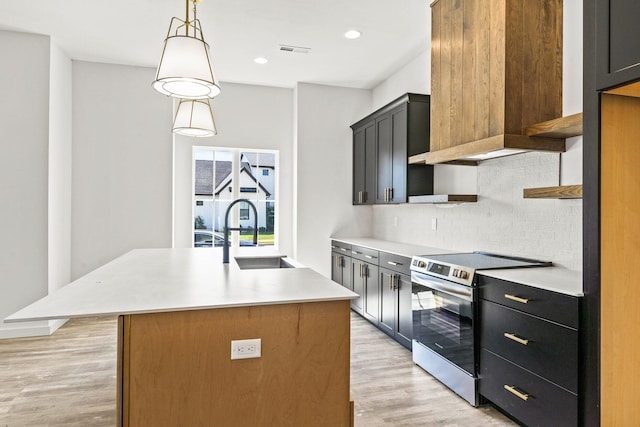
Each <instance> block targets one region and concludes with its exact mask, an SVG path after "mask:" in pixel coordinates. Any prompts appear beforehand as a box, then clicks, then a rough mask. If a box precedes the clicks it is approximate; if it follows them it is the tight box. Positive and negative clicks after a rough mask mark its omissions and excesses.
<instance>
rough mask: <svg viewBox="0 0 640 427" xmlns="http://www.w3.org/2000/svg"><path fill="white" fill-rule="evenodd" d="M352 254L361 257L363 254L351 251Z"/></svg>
mask: <svg viewBox="0 0 640 427" xmlns="http://www.w3.org/2000/svg"><path fill="white" fill-rule="evenodd" d="M351 253H352V254H354V255H360V254H361V253H362V252H358V251H351Z"/></svg>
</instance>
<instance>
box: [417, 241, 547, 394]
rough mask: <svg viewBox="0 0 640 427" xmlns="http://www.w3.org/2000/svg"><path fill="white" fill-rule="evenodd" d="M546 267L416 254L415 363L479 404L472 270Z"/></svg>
mask: <svg viewBox="0 0 640 427" xmlns="http://www.w3.org/2000/svg"><path fill="white" fill-rule="evenodd" d="M550 265H551V263H550V262H545V261H538V260H532V259H525V258H515V257H507V256H503V255H496V254H490V253H486V252H470V253H453V254H441V255H424V256H414V257H413V259H412V260H411V282H412V311H413V361H414V362H415V363H416V364H417V365H419V366H421V367H422V368H423V369H424V370H426V371H427V372H429V373H430V374H431V375H433V376H434V377H436V378H437V379H438V380H440V381H441V382H442V383H444V384H445V385H446V386H448V387H449V388H451V389H452V390H453V391H454V392H456V393H457V394H459V395H460V396H461V397H462V398H464V399H465V400H466V401H468V402H469V403H470V404H472V405H473V406H478V403H479V402H478V393H477V381H478V375H477V360H478V359H477V354H476V352H477V347H478V346H477V342H476V341H477V337H476V336H477V334H476V327H477V319H478V314H477V301H478V289H477V279H476V271H478V270H490V269H499V268H521V267H546V266H550Z"/></svg>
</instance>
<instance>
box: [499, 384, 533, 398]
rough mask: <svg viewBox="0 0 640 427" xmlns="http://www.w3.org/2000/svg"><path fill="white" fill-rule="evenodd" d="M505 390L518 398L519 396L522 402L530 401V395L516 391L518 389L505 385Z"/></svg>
mask: <svg viewBox="0 0 640 427" xmlns="http://www.w3.org/2000/svg"><path fill="white" fill-rule="evenodd" d="M504 389H505V390H507V391H508V392H510V393H513V394H515V395H516V396H518V397H519V398H520V399H522V400H528V399H529V395H528V394H526V393H520V392H519V391H518V390H516V388H515V387H514V386H511V385H506V384H505V385H504Z"/></svg>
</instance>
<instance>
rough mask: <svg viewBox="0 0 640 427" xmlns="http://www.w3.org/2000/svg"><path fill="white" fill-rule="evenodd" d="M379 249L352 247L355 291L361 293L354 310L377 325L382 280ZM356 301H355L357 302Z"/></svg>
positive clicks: (352, 272)
mask: <svg viewBox="0 0 640 427" xmlns="http://www.w3.org/2000/svg"><path fill="white" fill-rule="evenodd" d="M378 256H379V255H378V251H376V250H373V249H370V248H364V247H360V246H355V245H354V246H352V247H351V257H352V258H351V265H352V271H351V274H352V279H351V280H352V283H353V292H355V293H357V294H358V295H360V298H357V299H356V300H355V301H357V303H356V306H355V308H354V310H355V311H356V312H358V313H359V314H361V315H362V316H364V317H365V318H366V319H367V320H369V321H370V322H371V323H373V324H375V325H377V324H378V318H379V316H380V311H379V310H380V307H379V304H380V281H379V280H378ZM355 301H354V302H355Z"/></svg>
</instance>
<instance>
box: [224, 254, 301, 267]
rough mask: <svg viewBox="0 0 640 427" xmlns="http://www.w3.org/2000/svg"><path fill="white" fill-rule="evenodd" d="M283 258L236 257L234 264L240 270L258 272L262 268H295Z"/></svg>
mask: <svg viewBox="0 0 640 427" xmlns="http://www.w3.org/2000/svg"><path fill="white" fill-rule="evenodd" d="M285 258H286V257H283V256H271V257H249V258H239V257H236V258H235V260H236V263H237V264H238V267H240V270H258V269H264V268H295V266H294V265H293V264H291V263H289V262H287V260H286V259H285Z"/></svg>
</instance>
